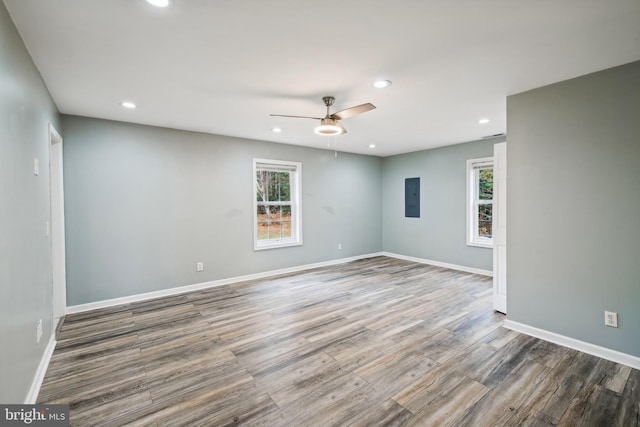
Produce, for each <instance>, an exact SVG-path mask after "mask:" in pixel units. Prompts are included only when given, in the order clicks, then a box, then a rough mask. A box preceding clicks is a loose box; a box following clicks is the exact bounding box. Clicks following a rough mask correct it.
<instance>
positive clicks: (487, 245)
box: [467, 242, 493, 249]
mask: <svg viewBox="0 0 640 427" xmlns="http://www.w3.org/2000/svg"><path fill="white" fill-rule="evenodd" d="M467 246H474V247H476V248H485V249H493V243H482V242H467Z"/></svg>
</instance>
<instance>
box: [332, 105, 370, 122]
mask: <svg viewBox="0 0 640 427" xmlns="http://www.w3.org/2000/svg"><path fill="white" fill-rule="evenodd" d="M374 108H376V106H375V105H373V104H371V103H369V102H367V103H366V104H362V105H356V106H355V107H351V108H347V109H346V110H342V111H338V112H337V113H333V114H332V115H331V118H332V119H338V120H342V119H346V118H348V117H352V116H356V115H358V114H362V113H366V112H367V111H371V110H373V109H374Z"/></svg>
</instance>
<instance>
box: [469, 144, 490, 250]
mask: <svg viewBox="0 0 640 427" xmlns="http://www.w3.org/2000/svg"><path fill="white" fill-rule="evenodd" d="M492 221H493V157H485V158H482V159H471V160H467V245H470V246H480V247H485V248H491V247H493V230H492Z"/></svg>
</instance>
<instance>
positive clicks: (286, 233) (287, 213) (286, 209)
mask: <svg viewBox="0 0 640 427" xmlns="http://www.w3.org/2000/svg"><path fill="white" fill-rule="evenodd" d="M281 214H282V216H281V217H280V224H281V228H280V230H281V232H282V237H284V238H287V237H291V206H282V210H281Z"/></svg>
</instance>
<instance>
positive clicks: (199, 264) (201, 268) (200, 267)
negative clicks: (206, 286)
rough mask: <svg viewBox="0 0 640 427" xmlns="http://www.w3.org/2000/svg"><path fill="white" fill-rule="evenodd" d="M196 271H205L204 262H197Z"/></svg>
mask: <svg viewBox="0 0 640 427" xmlns="http://www.w3.org/2000/svg"><path fill="white" fill-rule="evenodd" d="M196 271H204V262H197V263H196Z"/></svg>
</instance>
